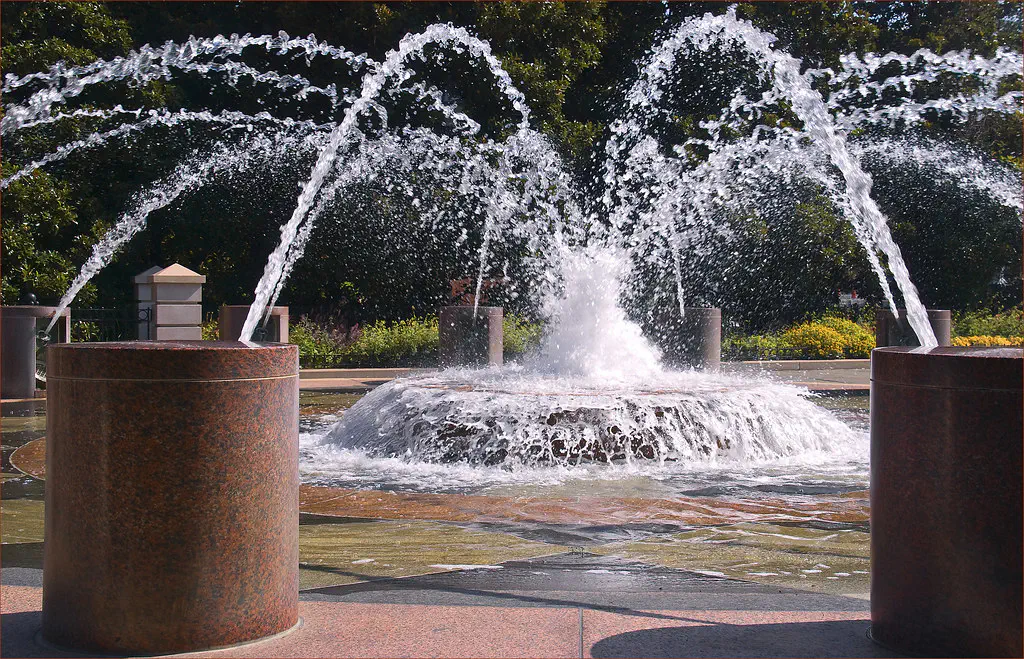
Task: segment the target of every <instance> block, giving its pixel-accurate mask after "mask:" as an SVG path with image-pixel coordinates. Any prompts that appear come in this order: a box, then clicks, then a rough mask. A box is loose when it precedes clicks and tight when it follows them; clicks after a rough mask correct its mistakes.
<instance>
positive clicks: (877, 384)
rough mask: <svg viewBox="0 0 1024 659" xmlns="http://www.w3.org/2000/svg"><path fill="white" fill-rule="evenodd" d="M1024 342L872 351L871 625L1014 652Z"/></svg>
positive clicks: (887, 640) (961, 647)
mask: <svg viewBox="0 0 1024 659" xmlns="http://www.w3.org/2000/svg"><path fill="white" fill-rule="evenodd" d="M1022 356H1024V351H1022V350H1021V349H1019V348H948V347H946V348H932V349H929V350H923V349H921V348H909V347H903V348H881V349H876V350H874V351H872V353H871V635H872V638H874V639H875V640H876V641H877V642H879V643H881V644H883V645H885V646H888V647H891V648H893V649H895V650H898V651H900V652H902V653H906V654H911V655H919V656H946V657H949V656H994V657H1019V656H1022V651H1024V648H1022V634H1024V627H1022V619H1024V615H1022V613H1024V612H1022V605H1021V602H1022V589H1021V584H1022V570H1021V566H1022V553H1021V544H1022V523H1021V519H1022V517H1021V454H1022V444H1021V437H1022V435H1024V427H1022V425H1024V423H1022V408H1024V397H1022V381H1024V358H1022Z"/></svg>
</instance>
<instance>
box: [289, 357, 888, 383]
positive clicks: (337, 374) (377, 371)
mask: <svg viewBox="0 0 1024 659" xmlns="http://www.w3.org/2000/svg"><path fill="white" fill-rule="evenodd" d="M739 365H743V366H747V367H757V368H761V369H765V370H771V371H818V370H827V369H836V368H868V367H869V366H870V365H871V360H870V359H788V360H779V361H752V362H722V369H723V370H732V369H733V368H735V367H736V366H739ZM435 370H437V369H433V368H304V369H301V370H300V371H299V377H300V378H302V379H303V380H315V379H328V378H330V379H338V378H353V379H359V378H398V377H402V376H404V375H414V374H416V373H427V372H430V371H435Z"/></svg>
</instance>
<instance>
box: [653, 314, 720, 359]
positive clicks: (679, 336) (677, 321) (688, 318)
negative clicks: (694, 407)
mask: <svg viewBox="0 0 1024 659" xmlns="http://www.w3.org/2000/svg"><path fill="white" fill-rule="evenodd" d="M660 332H661V333H662V334H663V335H664V339H663V340H662V344H663V345H662V349H663V350H664V357H665V360H666V361H667V362H668V363H670V364H673V365H676V366H690V367H693V368H699V369H704V370H708V371H717V370H718V368H719V366H720V365H721V363H722V310H721V309H719V308H718V307H684V308H683V314H682V316H680V314H679V310H678V308H675V309H673V310H672V311H668V312H665V313H663V314H662V315H661V321H660Z"/></svg>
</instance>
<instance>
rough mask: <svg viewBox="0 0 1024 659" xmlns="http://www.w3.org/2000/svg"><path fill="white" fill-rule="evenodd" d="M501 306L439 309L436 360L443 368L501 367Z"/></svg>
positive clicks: (502, 344)
mask: <svg viewBox="0 0 1024 659" xmlns="http://www.w3.org/2000/svg"><path fill="white" fill-rule="evenodd" d="M503 318H504V312H503V310H502V308H501V307H477V308H476V310H475V314H474V309H473V307H471V306H468V305H467V306H455V307H443V308H442V309H441V314H440V318H439V319H438V359H439V361H440V363H441V366H443V367H446V368H447V367H449V366H487V365H491V366H501V365H502V362H503V354H504V346H505V342H504V336H505V335H504V330H503V328H502V320H503Z"/></svg>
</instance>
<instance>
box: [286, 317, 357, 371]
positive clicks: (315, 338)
mask: <svg viewBox="0 0 1024 659" xmlns="http://www.w3.org/2000/svg"><path fill="white" fill-rule="evenodd" d="M288 343H293V344H295V345H297V346H298V347H299V365H300V366H302V367H303V368H336V367H337V366H339V364H340V362H341V357H342V353H343V352H344V340H342V339H341V338H340V337H338V336H337V335H332V334H331V332H328V331H327V330H326V329H324V328H323V327H321V326H319V325H317V324H316V323H314V322H313V321H311V320H309V319H308V318H300V319H299V321H298V322H296V323H294V324H292V325H290V326H289V328H288Z"/></svg>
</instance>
